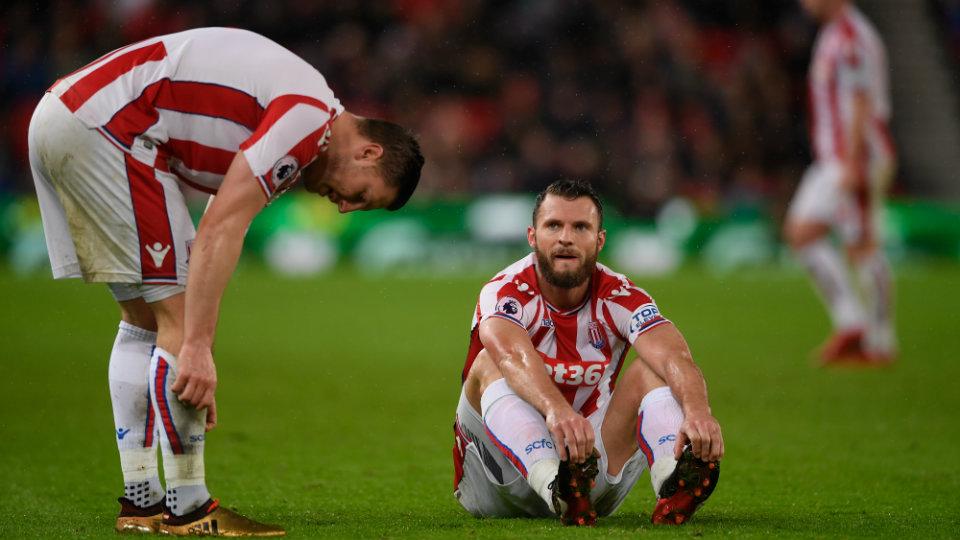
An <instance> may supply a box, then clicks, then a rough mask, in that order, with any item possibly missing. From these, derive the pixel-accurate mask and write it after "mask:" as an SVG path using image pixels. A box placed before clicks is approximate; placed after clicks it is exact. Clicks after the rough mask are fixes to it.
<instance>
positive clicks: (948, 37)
mask: <svg viewBox="0 0 960 540" xmlns="http://www.w3.org/2000/svg"><path fill="white" fill-rule="evenodd" d="M930 4H931V7H932V9H933V10H934V12H935V14H936V15H937V16H938V17H937V18H938V19H939V20H940V21H941V28H942V30H943V33H944V39H945V41H946V46H947V50H948V51H949V53H950V56H951V57H952V60H953V61H954V63H956V64H960V0H931V1H930Z"/></svg>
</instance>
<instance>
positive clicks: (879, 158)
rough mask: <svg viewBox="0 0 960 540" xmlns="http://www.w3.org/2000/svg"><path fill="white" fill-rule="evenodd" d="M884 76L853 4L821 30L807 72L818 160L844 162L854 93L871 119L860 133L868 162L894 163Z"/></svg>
mask: <svg viewBox="0 0 960 540" xmlns="http://www.w3.org/2000/svg"><path fill="white" fill-rule="evenodd" d="M887 73H888V68H887V54H886V51H885V49H884V47H883V42H882V41H881V39H880V35H879V34H878V33H877V31H876V30H875V29H874V27H873V25H872V24H870V21H868V20H867V18H866V17H864V16H863V14H862V13H860V11H859V10H857V8H856V7H854V6H853V5H847V6H846V7H845V8H844V9H843V11H842V12H841V13H840V14H839V15H838V16H837V17H835V18H834V19H833V20H832V21H830V22H829V23H827V24H826V25H825V26H824V27H823V28H822V29H821V30H820V33H819V34H818V35H817V40H816V42H815V43H814V47H813V58H812V60H811V62H810V72H809V85H810V88H809V90H810V106H811V126H810V136H811V138H812V142H813V150H814V154H815V155H816V159H817V160H821V161H834V160H843V159H844V158H845V157H846V153H847V149H848V148H849V146H850V137H851V135H850V134H851V128H852V122H853V103H854V96H855V95H856V93H857V92H865V93H866V95H867V99H868V100H869V102H870V110H871V117H870V118H867V119H866V123H867V125H866V126H865V131H864V134H865V137H866V146H867V159H868V161H871V162H876V163H880V162H889V161H892V160H893V158H894V156H895V150H894V147H893V142H892V139H891V138H890V131H889V122H890V91H889V81H888V74H887Z"/></svg>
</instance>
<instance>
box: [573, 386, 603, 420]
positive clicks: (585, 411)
mask: <svg viewBox="0 0 960 540" xmlns="http://www.w3.org/2000/svg"><path fill="white" fill-rule="evenodd" d="M599 397H600V389H599V388H594V389H593V392H590V396H589V397H588V398H587V400H586V401H584V402H583V407H581V408H580V410H579V411H578V412H579V413H580V416H583V417H584V418H586V417H588V416H590V415H591V414H593V413H595V412H597V409H599V408H600V407H599V406H598V405H597V399H598V398H599Z"/></svg>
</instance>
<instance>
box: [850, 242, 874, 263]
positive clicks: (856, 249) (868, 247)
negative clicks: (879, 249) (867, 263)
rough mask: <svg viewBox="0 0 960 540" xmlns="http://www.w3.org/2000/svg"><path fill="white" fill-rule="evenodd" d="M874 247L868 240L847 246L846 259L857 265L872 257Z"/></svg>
mask: <svg viewBox="0 0 960 540" xmlns="http://www.w3.org/2000/svg"><path fill="white" fill-rule="evenodd" d="M875 249H876V246H875V245H874V244H873V242H870V241H869V240H861V241H858V242H855V243H853V244H850V245H848V246H847V257H849V258H850V260H851V261H853V262H855V263H858V262H860V261H863V260H865V259H867V258H869V257H870V256H871V255H873V252H874V250H875Z"/></svg>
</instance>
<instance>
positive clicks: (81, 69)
mask: <svg viewBox="0 0 960 540" xmlns="http://www.w3.org/2000/svg"><path fill="white" fill-rule="evenodd" d="M141 43H143V41H138V42H136V43H131V44H129V45H124V46H123V47H120V48H119V49H114V50H112V51H110V52H108V53H107V54H104V55H103V56H101V57H99V58H97V59H96V60H94V61H93V62H90V63H89V64H85V65H84V66H83V67H80V68H77V69H75V70H73V71H71V72H70V73H68V74H66V75H64V76H63V77H60V78H59V79H57V80H56V81H55V82H54V83H53V84H51V85H50V88H48V89H47V91H48V92H49V91H51V90H53V88H54V87H55V86H57V85H58V84H60V81H62V80H64V79H69V78H70V77H73V76H74V75H76V74H77V73H80V72H81V71H83V70H85V69H87V68H88V67H90V66H92V65H94V64H96V63H98V62H101V61H103V60H106V59H107V58H110V57H111V56H116V55H118V54H120V53H121V52H123V51H125V50H127V49H129V48H131V47H136V46H137V45H140V44H141Z"/></svg>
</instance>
